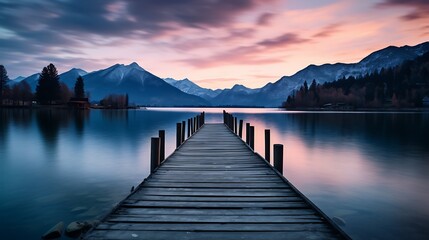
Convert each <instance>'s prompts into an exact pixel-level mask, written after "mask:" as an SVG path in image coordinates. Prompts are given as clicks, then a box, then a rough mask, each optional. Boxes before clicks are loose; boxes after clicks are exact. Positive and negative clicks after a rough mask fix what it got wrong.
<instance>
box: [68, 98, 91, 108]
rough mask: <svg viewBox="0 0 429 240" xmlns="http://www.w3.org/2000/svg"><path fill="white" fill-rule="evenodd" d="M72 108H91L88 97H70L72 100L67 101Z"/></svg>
mask: <svg viewBox="0 0 429 240" xmlns="http://www.w3.org/2000/svg"><path fill="white" fill-rule="evenodd" d="M67 105H68V106H69V107H70V108H73V109H89V106H90V105H89V102H88V98H75V97H73V98H70V101H69V102H68V103H67Z"/></svg>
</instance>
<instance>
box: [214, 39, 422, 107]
mask: <svg viewBox="0 0 429 240" xmlns="http://www.w3.org/2000/svg"><path fill="white" fill-rule="evenodd" d="M428 51H429V42H425V43H422V44H419V45H417V46H414V47H410V46H403V47H393V46H390V47H387V48H384V49H382V50H379V51H376V52H373V53H371V54H370V55H368V56H367V57H365V58H364V59H362V60H361V61H360V62H358V63H351V64H345V63H336V64H323V65H320V66H316V65H309V66H308V67H306V68H304V69H303V70H301V71H299V72H297V73H296V74H294V75H292V76H284V77H282V78H280V79H279V80H278V81H276V82H274V83H268V84H266V85H265V86H264V87H262V88H258V89H250V90H249V89H248V90H247V91H246V93H245V94H243V92H237V91H233V89H234V88H233V89H231V90H225V91H224V92H222V93H220V94H219V95H218V96H217V97H216V98H215V99H214V100H213V103H214V104H215V105H242V106H266V107H277V106H280V105H281V103H282V102H283V101H285V100H286V98H287V97H288V96H289V94H291V93H292V91H293V90H295V89H297V88H299V87H300V86H301V85H302V84H303V83H304V81H307V82H308V83H310V82H311V81H312V80H313V79H315V80H316V81H317V82H318V83H324V82H330V81H335V80H337V79H340V78H342V77H349V76H354V77H357V76H362V75H365V74H367V73H371V72H374V71H380V70H381V69H382V68H390V67H394V66H397V65H399V64H401V63H403V62H404V61H406V60H413V59H415V58H417V57H418V56H421V55H423V54H424V53H426V52H428Z"/></svg>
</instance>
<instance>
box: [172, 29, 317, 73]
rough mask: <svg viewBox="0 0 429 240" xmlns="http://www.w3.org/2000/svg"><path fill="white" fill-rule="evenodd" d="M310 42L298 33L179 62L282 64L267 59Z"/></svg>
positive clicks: (191, 63) (273, 59)
mask: <svg viewBox="0 0 429 240" xmlns="http://www.w3.org/2000/svg"><path fill="white" fill-rule="evenodd" d="M308 41H310V40H308V39H304V38H301V37H300V36H299V35H298V34H296V33H285V34H282V35H280V36H277V37H274V38H267V39H264V40H262V41H259V42H257V43H255V44H253V45H249V46H239V47H236V48H233V49H228V50H226V51H223V52H221V53H218V54H215V55H212V56H209V57H204V58H189V59H183V60H179V62H182V63H186V64H189V65H192V66H194V67H216V66H226V65H230V64H236V65H261V64H272V63H278V62H281V61H282V59H279V58H276V57H266V56H267V53H268V52H270V51H273V50H274V51H277V50H279V49H286V48H288V47H290V46H292V45H298V44H302V43H306V42H308Z"/></svg>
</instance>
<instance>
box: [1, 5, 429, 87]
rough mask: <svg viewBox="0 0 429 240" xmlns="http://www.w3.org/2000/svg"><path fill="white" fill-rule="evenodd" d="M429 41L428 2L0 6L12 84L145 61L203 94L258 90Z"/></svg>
mask: <svg viewBox="0 0 429 240" xmlns="http://www.w3.org/2000/svg"><path fill="white" fill-rule="evenodd" d="M428 40H429V1H425V0H408V1H407V0H379V1H370V0H362V1H358V0H341V1H340V0H338V1H337V0H322V1H304V2H302V1H298V0H288V1H281V0H234V1H231V0H215V1H212V0H183V1H171V0H158V1H151V0H148V1H125V0H106V1H86V2H85V3H82V2H80V1H55V2H52V1H43V0H40V1H36V0H24V1H19V2H16V1H9V0H0V49H1V53H2V54H1V55H0V64H2V65H5V67H6V69H7V71H8V74H9V77H10V78H15V77H18V76H20V75H21V76H29V75H31V74H34V73H36V72H40V71H41V69H42V68H43V66H46V65H47V64H49V63H51V62H52V63H54V64H55V65H56V66H57V68H58V69H59V72H60V73H62V72H64V71H68V70H69V69H71V68H74V67H76V68H82V69H84V70H86V71H88V72H90V71H94V70H98V69H103V68H107V67H109V66H111V65H114V64H116V63H122V64H129V63H131V62H137V63H138V64H139V65H140V66H142V67H143V68H145V69H146V70H148V71H150V72H152V73H153V74H155V75H157V76H159V77H161V78H166V77H172V78H175V79H183V78H189V79H190V80H192V81H194V82H195V83H197V84H199V85H200V86H202V87H208V88H230V87H232V86H233V85H234V84H243V85H245V86H247V87H251V88H257V87H262V86H264V85H265V84H267V83H268V82H274V81H276V80H278V79H279V78H281V77H282V76H284V75H292V74H294V73H296V72H297V71H299V70H301V69H303V68H304V67H306V66H308V65H309V64H316V65H319V64H324V63H336V62H344V63H353V62H358V61H359V60H361V59H362V58H364V57H365V56H367V55H368V54H370V53H371V52H373V51H376V50H379V49H382V48H385V47H387V46H389V45H394V46H403V45H416V44H419V43H422V42H425V41H428Z"/></svg>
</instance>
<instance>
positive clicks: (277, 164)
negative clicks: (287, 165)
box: [274, 144, 283, 174]
mask: <svg viewBox="0 0 429 240" xmlns="http://www.w3.org/2000/svg"><path fill="white" fill-rule="evenodd" d="M274 168H275V169H277V171H279V172H280V173H281V174H283V145H282V144H274Z"/></svg>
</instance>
